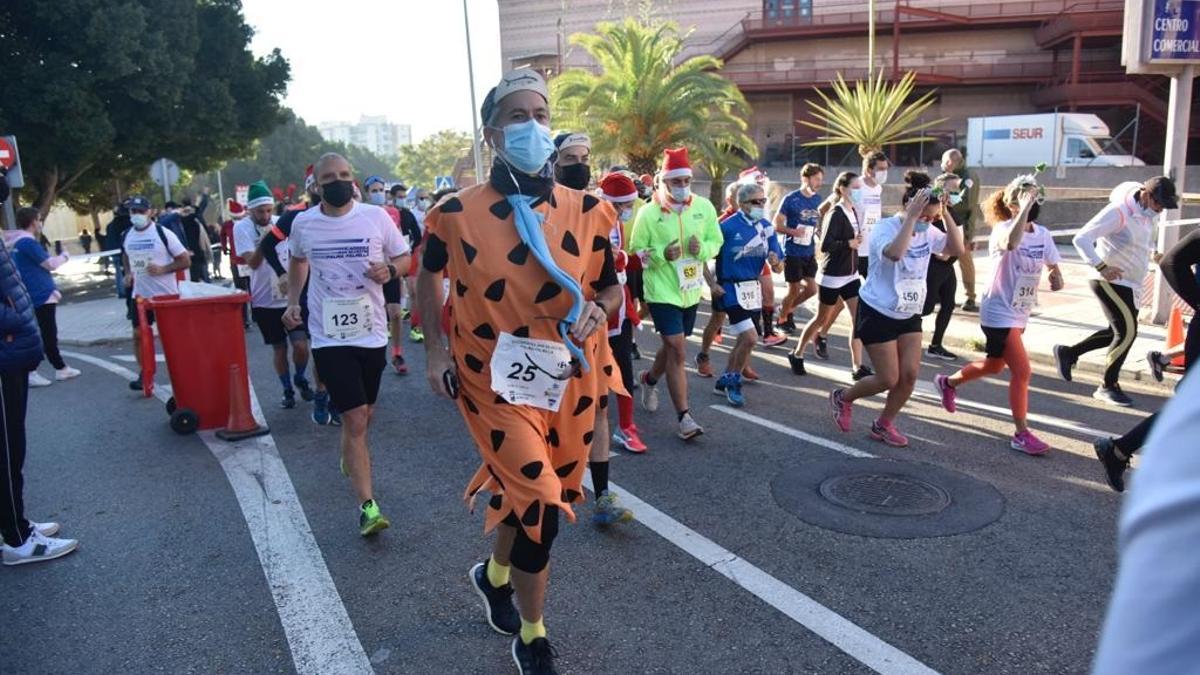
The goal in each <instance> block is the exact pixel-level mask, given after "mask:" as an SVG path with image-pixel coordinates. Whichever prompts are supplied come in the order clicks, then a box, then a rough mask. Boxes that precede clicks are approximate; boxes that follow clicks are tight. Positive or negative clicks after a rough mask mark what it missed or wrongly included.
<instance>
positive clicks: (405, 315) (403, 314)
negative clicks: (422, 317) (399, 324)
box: [400, 307, 412, 321]
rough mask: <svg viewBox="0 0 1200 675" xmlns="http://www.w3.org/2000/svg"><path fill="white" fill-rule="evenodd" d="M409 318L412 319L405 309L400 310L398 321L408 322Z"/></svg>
mask: <svg viewBox="0 0 1200 675" xmlns="http://www.w3.org/2000/svg"><path fill="white" fill-rule="evenodd" d="M411 318H412V312H410V311H409V309H408V308H407V307H405V308H403V309H401V310H400V320H401V321H408V320H409V319H411Z"/></svg>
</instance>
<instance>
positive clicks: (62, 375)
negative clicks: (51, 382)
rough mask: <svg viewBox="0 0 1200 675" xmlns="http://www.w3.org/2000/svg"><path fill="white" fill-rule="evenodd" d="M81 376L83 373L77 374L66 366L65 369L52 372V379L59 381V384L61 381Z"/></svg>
mask: <svg viewBox="0 0 1200 675" xmlns="http://www.w3.org/2000/svg"><path fill="white" fill-rule="evenodd" d="M82 374H83V373H81V372H79V371H78V370H76V369H75V368H72V367H71V366H66V367H64V368H62V369H61V370H56V371H54V379H56V380H59V381H60V382H61V381H62V380H69V379H71V378H72V377H79V376H80V375H82Z"/></svg>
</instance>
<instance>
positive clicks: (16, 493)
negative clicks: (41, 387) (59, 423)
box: [0, 368, 30, 546]
mask: <svg viewBox="0 0 1200 675" xmlns="http://www.w3.org/2000/svg"><path fill="white" fill-rule="evenodd" d="M28 395H29V373H28V372H27V371H25V370H23V369H19V368H13V369H10V370H5V371H2V372H0V412H3V414H2V415H0V443H3V444H4V447H3V448H0V534H2V535H3V536H4V543H6V544H8V545H9V546H20V545H21V544H24V543H25V540H26V539H28V538H29V530H30V525H29V521H28V520H25V500H24V493H25V478H24V471H23V469H24V467H25V408H26V403H27V402H28V400H29V399H28Z"/></svg>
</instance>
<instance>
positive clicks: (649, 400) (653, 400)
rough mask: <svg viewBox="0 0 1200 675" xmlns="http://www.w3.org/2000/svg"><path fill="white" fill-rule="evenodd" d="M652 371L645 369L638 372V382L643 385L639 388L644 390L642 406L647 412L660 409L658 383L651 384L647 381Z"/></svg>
mask: <svg viewBox="0 0 1200 675" xmlns="http://www.w3.org/2000/svg"><path fill="white" fill-rule="evenodd" d="M649 374H650V371H648V370H643V371H642V372H640V373H638V383H639V384H640V385H641V386H640V387H639V389H640V390H641V392H642V407H643V408H645V409H646V412H655V411H657V410H658V385H657V383H655V385H654V386H650V385H649V384H647V383H646V376H647V375H649Z"/></svg>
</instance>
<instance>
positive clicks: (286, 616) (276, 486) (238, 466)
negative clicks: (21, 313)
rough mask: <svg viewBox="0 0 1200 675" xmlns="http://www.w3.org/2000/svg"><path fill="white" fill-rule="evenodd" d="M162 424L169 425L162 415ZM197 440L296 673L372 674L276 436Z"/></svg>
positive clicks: (162, 395)
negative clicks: (245, 533)
mask: <svg viewBox="0 0 1200 675" xmlns="http://www.w3.org/2000/svg"><path fill="white" fill-rule="evenodd" d="M63 355H64V356H68V357H70V358H72V359H76V360H79V361H84V362H87V363H90V364H92V365H95V366H98V367H100V368H103V369H105V370H107V371H109V372H111V373H115V374H117V375H119V376H121V377H123V378H126V379H129V380H132V379H133V378H135V377H136V374H135V373H133V372H132V371H130V370H129V369H127V368H124V367H123V366H119V365H115V364H112V363H109V362H107V361H105V360H104V359H101V358H97V357H94V356H89V355H87V354H79V353H75V352H63ZM154 391H155V396H156V397H157V398H159V399H160V400H163V401H165V400H166V399H167V398H168V397H169V396H170V393H169V392H170V388H169V387H155V390H154ZM250 404H251V406H252V407H253V411H254V416H255V417H256V418H257V419H258V420H260V421H261V420H262V419H263V415H262V409H261V408H260V407H259V405H258V397H257V396H256V395H255V393H254V387H253V384H252V385H251V387H250ZM163 421H164V424H165V423H166V420H165V418H164V420H163ZM197 435H198V436H199V438H200V440H202V441H204V444H205V445H206V446H208V449H209V451H210V452H212V453H213V455H214V456H215V457H216V458H217V460H218V461H220V463H221V468H222V469H223V470H224V471H225V477H226V478H227V479H228V480H229V484H230V486H232V487H233V492H234V494H235V495H236V496H237V500H238V505H239V506H240V507H241V509H242V515H243V516H244V517H245V519H246V525H247V527H248V528H249V530H250V537H251V539H252V540H253V541H254V548H255V549H256V550H257V551H258V560H259V563H260V564H261V565H262V569H263V574H265V575H266V579H267V586H268V587H269V588H270V590H271V596H272V598H274V600H275V608H276V610H277V611H278V613H279V620H280V623H281V624H282V625H283V632H284V634H285V635H286V636H287V640H288V646H289V647H290V648H291V652H292V662H293V663H294V664H295V666H296V671H297V672H299V673H301V674H302V675H310V674H311V675H323V674H324V673H334V674H335V675H342V674H344V675H351V674H368V673H374V672H375V671H374V669H373V668H372V667H371V663H370V661H369V660H368V659H367V654H366V652H365V651H364V650H363V646H362V643H361V642H359V639H358V634H357V633H355V631H354V626H353V624H352V623H351V622H350V616H349V615H348V614H347V613H346V607H345V605H343V604H342V598H341V596H340V595H338V592H337V587H336V586H335V585H334V583H333V578H332V577H331V576H330V575H329V569H328V568H327V567H326V566H325V560H324V558H322V557H321V549H320V547H318V546H317V541H316V538H315V537H314V536H313V533H312V527H311V526H310V525H309V523H308V517H307V516H305V515H304V507H303V505H302V504H301V503H300V498H299V497H298V496H297V495H296V489H295V487H294V486H293V485H292V480H291V478H290V477H289V476H288V472H287V467H286V466H284V464H283V460H282V459H280V457H279V451H278V449H277V448H276V447H275V439H274V437H273V436H271V435H266V436H259V437H257V438H250V439H246V440H244V441H239V442H236V443H229V442H227V441H223V440H221V439H219V438H217V437H216V435H215V434H214V432H211V431H202V432H200V433H198V434H197Z"/></svg>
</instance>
